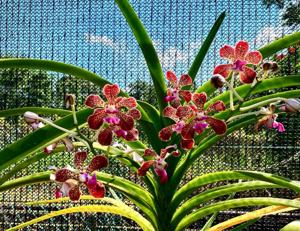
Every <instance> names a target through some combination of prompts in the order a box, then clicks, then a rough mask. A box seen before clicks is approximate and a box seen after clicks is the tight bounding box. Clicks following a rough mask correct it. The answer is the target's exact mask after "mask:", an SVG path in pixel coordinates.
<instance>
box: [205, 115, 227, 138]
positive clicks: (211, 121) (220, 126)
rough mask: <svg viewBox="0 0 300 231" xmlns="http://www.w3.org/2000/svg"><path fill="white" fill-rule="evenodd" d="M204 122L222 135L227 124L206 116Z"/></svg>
mask: <svg viewBox="0 0 300 231" xmlns="http://www.w3.org/2000/svg"><path fill="white" fill-rule="evenodd" d="M206 122H207V123H208V124H209V125H210V127H211V128H212V129H213V130H214V131H215V133H216V134H218V135H223V134H224V133H225V132H226V130H227V124H226V123H225V122H224V121H223V120H219V119H216V118H213V117H207V119H206Z"/></svg>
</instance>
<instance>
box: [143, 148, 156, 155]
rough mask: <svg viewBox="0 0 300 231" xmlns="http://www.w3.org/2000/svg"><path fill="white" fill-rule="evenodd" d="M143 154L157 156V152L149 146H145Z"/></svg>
mask: <svg viewBox="0 0 300 231" xmlns="http://www.w3.org/2000/svg"><path fill="white" fill-rule="evenodd" d="M144 156H153V157H155V156H157V153H156V152H155V151H153V150H152V149H151V148H146V149H145V151H144Z"/></svg>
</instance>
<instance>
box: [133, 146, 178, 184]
mask: <svg viewBox="0 0 300 231" xmlns="http://www.w3.org/2000/svg"><path fill="white" fill-rule="evenodd" d="M172 155H173V156H179V155H180V153H179V151H177V150H176V145H171V146H167V147H166V148H164V149H161V151H160V155H158V154H157V153H156V152H155V151H153V150H152V149H150V148H147V149H145V151H144V157H149V158H151V160H148V161H144V162H143V163H142V165H141V167H140V168H139V169H138V175H139V176H145V175H146V173H147V171H148V170H149V169H150V167H152V166H153V167H154V171H155V173H156V175H157V176H158V177H159V178H160V183H161V184H165V183H167V182H168V174H167V171H166V168H167V162H166V161H165V160H166V159H167V158H168V157H169V156H172Z"/></svg>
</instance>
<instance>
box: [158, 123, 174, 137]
mask: <svg viewBox="0 0 300 231" xmlns="http://www.w3.org/2000/svg"><path fill="white" fill-rule="evenodd" d="M172 134H173V126H172V125H170V126H168V127H165V128H163V129H161V130H160V131H159V134H158V136H159V138H160V139H161V140H162V141H169V140H170V139H171V136H172Z"/></svg>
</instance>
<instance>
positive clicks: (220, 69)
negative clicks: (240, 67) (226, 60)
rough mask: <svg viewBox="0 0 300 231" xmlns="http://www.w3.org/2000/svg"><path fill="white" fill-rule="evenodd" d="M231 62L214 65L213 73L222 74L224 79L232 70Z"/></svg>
mask: <svg viewBox="0 0 300 231" xmlns="http://www.w3.org/2000/svg"><path fill="white" fill-rule="evenodd" d="M232 67H233V65H232V64H221V65H218V66H216V67H215V69H214V72H213V74H214V75H216V74H219V75H221V76H223V77H224V78H225V79H226V78H227V77H228V76H229V73H230V72H231V70H232Z"/></svg>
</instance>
